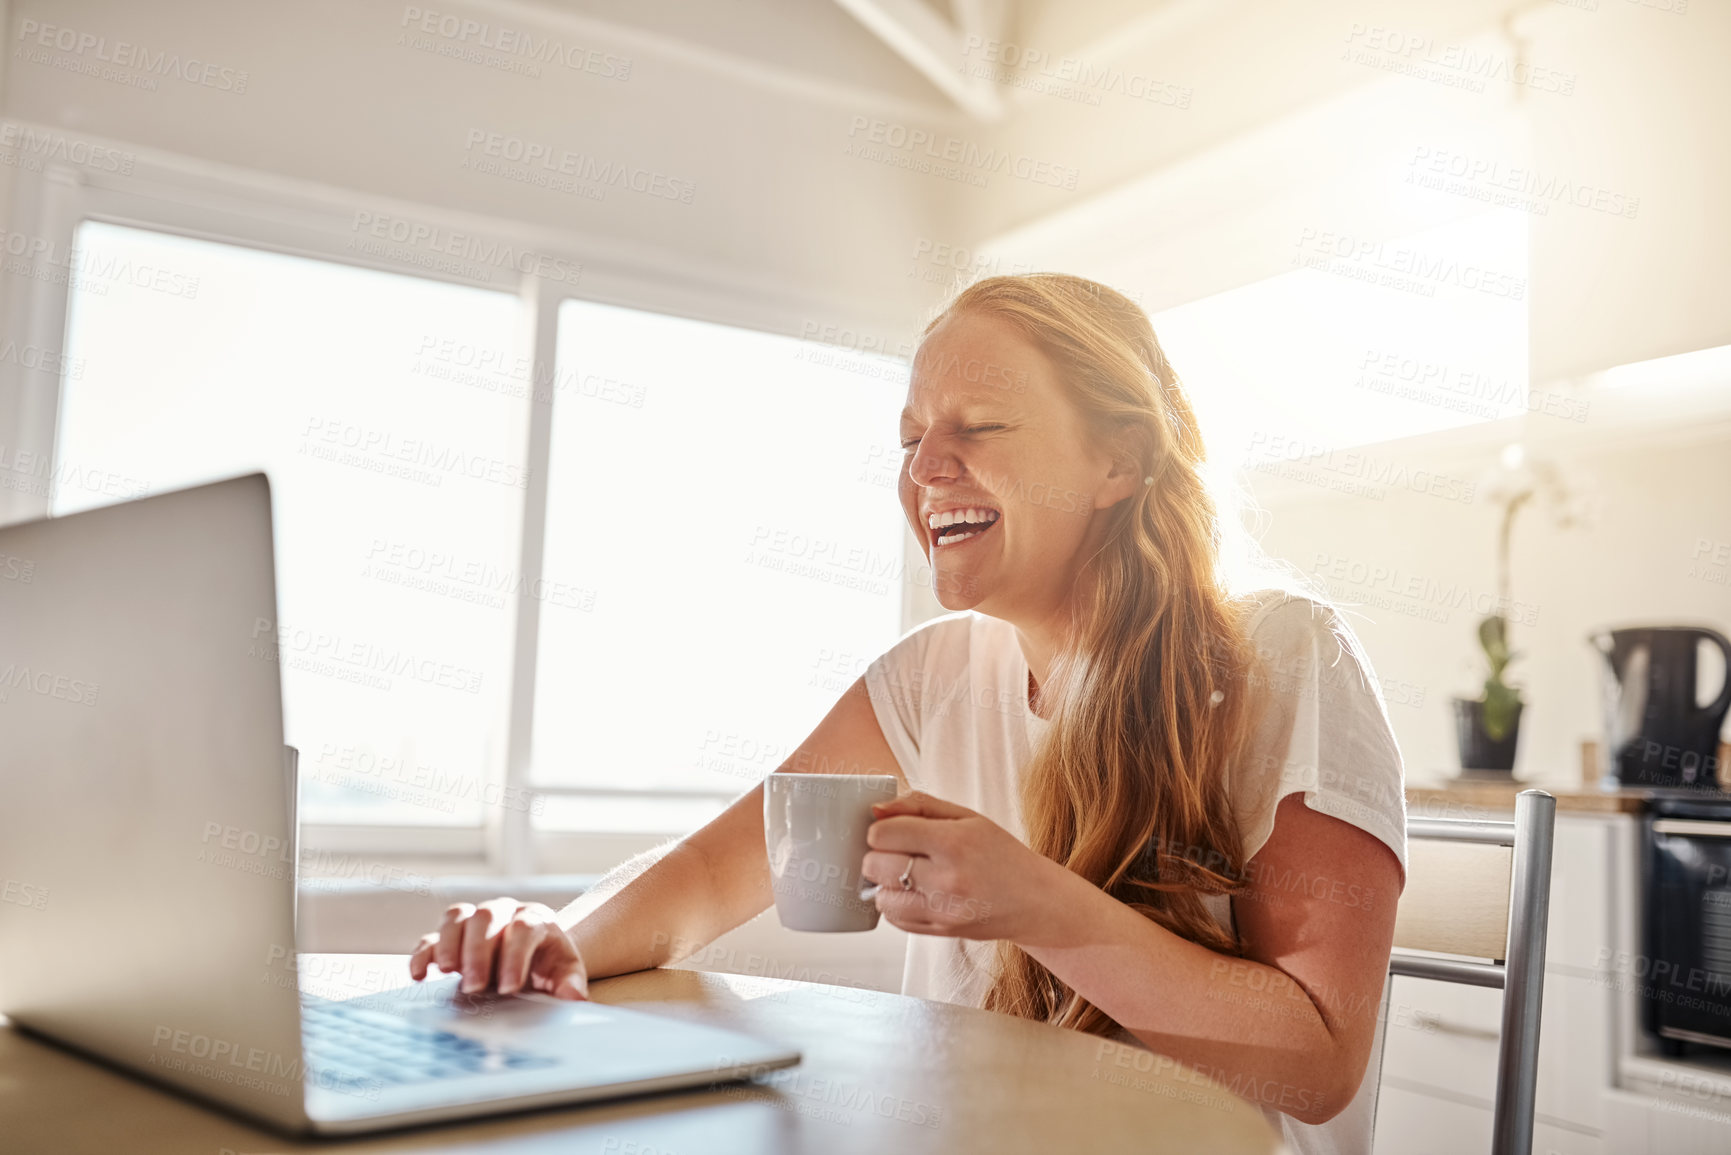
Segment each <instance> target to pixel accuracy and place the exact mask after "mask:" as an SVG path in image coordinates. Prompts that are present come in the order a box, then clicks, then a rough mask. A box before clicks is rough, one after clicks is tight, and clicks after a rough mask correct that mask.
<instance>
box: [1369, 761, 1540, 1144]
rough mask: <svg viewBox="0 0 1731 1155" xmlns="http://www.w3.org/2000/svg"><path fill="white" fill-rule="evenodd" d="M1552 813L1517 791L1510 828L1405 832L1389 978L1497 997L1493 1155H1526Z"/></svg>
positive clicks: (1436, 827) (1426, 826) (1454, 826)
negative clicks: (1488, 991)
mask: <svg viewBox="0 0 1731 1155" xmlns="http://www.w3.org/2000/svg"><path fill="white" fill-rule="evenodd" d="M1556 813H1557V800H1556V799H1555V798H1554V797H1552V796H1551V795H1550V794H1547V793H1546V792H1545V791H1543V790H1523V791H1521V793H1520V794H1518V795H1516V797H1515V820H1514V821H1513V822H1472V821H1464V820H1453V819H1430V818H1413V819H1409V820H1408V821H1407V825H1406V833H1407V878H1406V887H1405V889H1404V890H1402V892H1401V896H1400V903H1399V905H1398V906H1397V907H1396V909H1395V929H1394V945H1395V949H1394V951H1393V953H1392V954H1391V956H1390V958H1389V968H1388V969H1389V973H1390V974H1391V975H1404V976H1407V977H1410V978H1425V979H1436V980H1440V981H1442V982H1456V983H1471V984H1473V985H1475V986H1483V987H1496V988H1499V989H1501V990H1502V992H1503V1015H1502V1033H1501V1036H1500V1038H1499V1043H1498V1056H1497V1098H1496V1108H1495V1112H1494V1118H1493V1122H1492V1132H1491V1152H1492V1155H1528V1153H1529V1152H1530V1151H1531V1149H1532V1142H1533V1110H1534V1099H1535V1096H1536V1093H1537V1086H1538V1071H1539V1015H1540V1011H1541V1009H1542V1006H1543V1001H1544V993H1545V933H1546V929H1547V927H1548V924H1549V922H1550V898H1551V846H1552V840H1553V835H1554V832H1555V828H1556ZM1412 951H1426V952H1435V953H1432V954H1413V953H1410V952H1412ZM1437 954H1444V955H1454V956H1468V957H1455V958H1440V957H1436V955H1437ZM1482 960H1492V961H1482ZM1390 985H1392V984H1385V990H1384V995H1383V998H1384V1004H1385V1005H1384V1011H1385V1014H1386V1010H1387V1006H1386V1004H1387V1000H1388V990H1387V987H1388V986H1390ZM1385 1021H1386V1018H1385ZM1377 1058H1378V1079H1379V1080H1380V1078H1381V1055H1380V1053H1379V1054H1378V1057H1377Z"/></svg>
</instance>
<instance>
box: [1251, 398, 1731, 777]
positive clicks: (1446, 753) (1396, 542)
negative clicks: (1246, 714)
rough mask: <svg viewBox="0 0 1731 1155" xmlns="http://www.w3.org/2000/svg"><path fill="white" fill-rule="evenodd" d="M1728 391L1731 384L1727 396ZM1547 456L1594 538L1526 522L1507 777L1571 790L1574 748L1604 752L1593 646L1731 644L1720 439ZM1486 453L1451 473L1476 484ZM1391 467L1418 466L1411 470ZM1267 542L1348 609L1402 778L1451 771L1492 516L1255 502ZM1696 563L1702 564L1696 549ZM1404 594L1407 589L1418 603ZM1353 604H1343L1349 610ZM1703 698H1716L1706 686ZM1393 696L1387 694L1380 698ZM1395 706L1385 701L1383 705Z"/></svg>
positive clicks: (1514, 581)
mask: <svg viewBox="0 0 1731 1155" xmlns="http://www.w3.org/2000/svg"><path fill="white" fill-rule="evenodd" d="M1724 387H1725V388H1727V389H1731V380H1728V381H1727V382H1725V385H1724ZM1632 441H1633V443H1632V444H1619V443H1618V442H1617V441H1616V440H1615V439H1601V440H1596V441H1594V442H1593V443H1590V444H1588V445H1585V446H1580V447H1572V446H1569V445H1564V446H1562V447H1561V448H1557V449H1554V450H1551V451H1549V452H1550V453H1551V455H1552V456H1553V457H1555V458H1556V459H1557V460H1558V461H1559V463H1560V464H1561V465H1562V466H1563V467H1564V469H1565V470H1566V471H1567V474H1568V475H1569V476H1570V477H1572V478H1573V479H1574V481H1575V483H1576V484H1577V485H1578V486H1579V487H1580V488H1581V489H1582V490H1583V491H1584V492H1588V493H1590V494H1591V495H1592V497H1591V499H1590V500H1589V501H1588V502H1587V503H1586V504H1587V505H1588V506H1589V507H1590V508H1591V509H1592V511H1593V521H1594V524H1593V525H1592V526H1591V527H1590V528H1585V527H1583V528H1575V529H1559V528H1557V527H1556V526H1555V524H1554V523H1552V522H1551V521H1550V520H1549V519H1548V518H1547V516H1546V514H1545V512H1544V511H1543V510H1540V509H1536V508H1528V509H1525V510H1523V511H1522V512H1521V514H1520V515H1519V517H1518V520H1517V522H1516V527H1515V533H1514V538H1513V548H1512V550H1511V560H1510V570H1511V589H1510V596H1511V598H1512V599H1513V600H1514V602H1516V603H1518V604H1517V610H1516V612H1517V614H1519V615H1520V616H1521V617H1523V618H1525V619H1526V621H1525V622H1524V623H1522V622H1517V623H1516V624H1514V625H1512V626H1511V642H1512V645H1513V646H1514V648H1515V649H1516V650H1518V651H1521V652H1522V653H1523V654H1524V655H1525V656H1524V657H1522V658H1520V659H1518V660H1517V661H1516V662H1515V663H1514V664H1512V665H1511V666H1510V668H1509V671H1508V677H1509V680H1510V681H1511V682H1512V683H1514V684H1516V685H1519V686H1521V687H1522V688H1523V690H1524V696H1525V698H1526V700H1527V703H1528V705H1527V707H1526V709H1525V711H1524V713H1523V717H1522V721H1521V737H1520V743H1519V747H1518V752H1517V757H1516V762H1515V775H1516V776H1517V777H1518V778H1522V779H1529V780H1531V781H1533V782H1536V783H1540V784H1547V783H1548V784H1551V785H1555V786H1578V785H1579V784H1580V782H1581V758H1580V743H1581V742H1582V741H1583V740H1586V739H1591V740H1594V741H1598V740H1600V735H1601V734H1602V732H1603V727H1602V723H1601V717H1600V696H1599V695H1600V666H1601V664H1602V659H1600V658H1599V656H1598V655H1597V653H1595V652H1594V651H1593V650H1591V649H1589V647H1588V645H1587V642H1586V638H1587V635H1588V634H1589V633H1590V632H1593V631H1596V630H1600V629H1604V628H1606V627H1616V626H1623V625H1637V624H1645V625H1681V624H1687V625H1708V626H1712V627H1713V628H1715V629H1718V630H1719V631H1720V632H1721V633H1724V634H1727V635H1731V585H1728V584H1727V581H1728V580H1731V576H1728V575H1731V567H1727V566H1726V565H1725V564H1724V561H1723V559H1724V558H1725V557H1726V556H1727V553H1726V552H1721V554H1720V557H1721V559H1722V560H1721V562H1720V563H1719V564H1717V565H1714V564H1712V558H1711V551H1713V550H1715V549H1719V550H1725V551H1731V547H1727V546H1725V544H1724V543H1726V542H1727V541H1731V425H1727V424H1726V423H1725V422H1724V421H1723V420H1722V419H1721V420H1719V421H1715V422H1711V423H1705V424H1703V425H1701V426H1699V427H1697V428H1692V429H1677V428H1673V429H1671V430H1668V431H1663V430H1655V431H1649V432H1648V433H1646V434H1645V435H1643V436H1641V437H1640V438H1638V439H1632ZM1494 448H1495V447H1494V445H1489V446H1487V447H1486V451H1485V452H1484V453H1482V454H1480V455H1479V456H1478V459H1477V464H1476V465H1475V464H1474V463H1473V458H1471V457H1461V458H1457V459H1455V460H1454V461H1453V462H1451V463H1450V464H1449V465H1448V466H1447V468H1448V469H1450V470H1451V471H1453V472H1454V473H1456V474H1457V475H1459V476H1464V477H1468V478H1476V477H1479V476H1482V474H1480V473H1479V472H1477V470H1478V469H1481V468H1483V467H1485V466H1488V465H1489V463H1490V456H1491V452H1492V451H1493V450H1494ZM1401 460H1403V461H1405V462H1408V463H1413V464H1414V467H1415V468H1416V467H1417V466H1418V465H1422V464H1425V463H1426V462H1425V460H1424V459H1423V458H1420V457H1412V458H1402V459H1401ZM1268 509H1269V512H1270V514H1271V517H1270V518H1269V525H1268V529H1267V532H1266V534H1265V536H1264V537H1263V545H1264V547H1265V548H1266V549H1267V550H1268V552H1269V553H1270V554H1272V555H1274V556H1276V557H1280V558H1283V559H1285V560H1287V561H1289V562H1291V563H1292V564H1293V565H1294V566H1296V567H1297V568H1298V569H1300V570H1302V571H1303V572H1305V573H1306V574H1308V575H1310V576H1312V577H1315V578H1317V579H1321V580H1324V581H1325V583H1326V588H1327V589H1328V591H1329V593H1330V594H1331V595H1333V596H1334V597H1335V598H1336V599H1337V600H1338V601H1339V602H1340V603H1341V604H1342V605H1343V606H1345V607H1346V608H1347V611H1348V615H1349V621H1350V622H1351V623H1352V625H1353V627H1354V629H1355V630H1356V631H1357V632H1358V634H1359V636H1360V637H1361V638H1362V639H1363V640H1364V642H1365V647H1366V650H1367V651H1368V653H1369V654H1370V657H1371V661H1372V663H1373V665H1374V666H1375V667H1376V673H1377V675H1378V677H1379V678H1381V679H1383V681H1384V690H1385V699H1386V700H1387V702H1388V712H1389V719H1390V721H1391V723H1392V724H1393V726H1394V730H1395V735H1396V737H1397V739H1398V740H1399V743H1400V748H1401V752H1402V754H1403V755H1404V757H1405V759H1406V767H1407V775H1408V780H1409V781H1411V782H1417V783H1436V782H1440V781H1441V780H1442V779H1445V778H1449V777H1452V776H1454V775H1455V774H1456V773H1457V772H1458V768H1459V765H1460V763H1459V760H1458V757H1457V753H1456V747H1455V738H1454V732H1453V729H1452V725H1453V723H1452V713H1451V710H1452V707H1451V705H1450V703H1449V699H1450V698H1451V697H1453V696H1455V695H1457V694H1459V695H1461V696H1469V697H1470V696H1477V692H1478V689H1479V688H1480V687H1481V686H1482V684H1483V679H1484V661H1483V656H1482V653H1481V652H1480V650H1479V648H1478V643H1477V637H1476V629H1477V624H1478V620H1479V617H1480V616H1481V614H1480V613H1479V612H1476V611H1475V610H1474V609H1473V608H1472V606H1471V605H1463V606H1453V605H1452V603H1453V601H1454V600H1455V597H1456V596H1457V594H1456V592H1457V591H1461V590H1465V591H1470V593H1471V596H1472V598H1473V599H1474V600H1475V601H1476V600H1477V599H1479V598H1489V597H1494V596H1495V593H1496V576H1495V575H1496V555H1495V550H1496V533H1497V527H1498V517H1499V513H1498V510H1497V509H1496V507H1494V506H1492V505H1489V504H1487V503H1486V502H1484V501H1482V500H1481V501H1475V502H1472V503H1466V502H1459V501H1450V500H1445V499H1443V498H1440V497H1436V496H1431V495H1428V494H1423V493H1417V492H1414V491H1412V490H1410V489H1406V490H1403V489H1401V488H1399V487H1397V486H1391V487H1387V489H1386V493H1385V495H1384V496H1383V497H1382V498H1381V499H1380V500H1373V499H1370V498H1366V497H1353V496H1342V495H1336V494H1322V493H1320V492H1319V493H1318V495H1317V496H1313V497H1306V498H1293V497H1283V498H1281V499H1280V500H1278V501H1272V502H1269V503H1268ZM1704 541H1705V542H1707V543H1709V544H1708V546H1707V553H1708V556H1705V557H1698V556H1697V554H1699V553H1701V552H1702V542H1704ZM1414 591H1417V592H1414ZM1354 603H1356V606H1355V605H1354ZM1703 678H1704V684H1703V686H1702V687H1701V689H1702V693H1703V696H1705V697H1708V698H1710V697H1711V696H1712V695H1713V694H1714V693H1715V692H1716V691H1717V689H1718V685H1719V683H1718V682H1717V680H1707V679H1712V678H1713V675H1712V674H1711V673H1707V674H1704V675H1703ZM1390 683H1394V685H1392V687H1391V685H1390ZM1391 691H1392V692H1391Z"/></svg>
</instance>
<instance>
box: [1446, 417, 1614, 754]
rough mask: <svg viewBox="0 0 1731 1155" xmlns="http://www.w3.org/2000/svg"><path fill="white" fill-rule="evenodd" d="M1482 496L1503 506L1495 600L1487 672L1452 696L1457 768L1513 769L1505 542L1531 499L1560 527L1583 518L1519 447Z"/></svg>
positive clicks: (1550, 474)
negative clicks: (1475, 692)
mask: <svg viewBox="0 0 1731 1155" xmlns="http://www.w3.org/2000/svg"><path fill="white" fill-rule="evenodd" d="M1485 492H1486V496H1487V497H1488V498H1489V499H1490V500H1491V501H1493V502H1495V503H1497V504H1498V505H1500V506H1502V524H1501V526H1500V530H1499V532H1498V534H1497V600H1496V605H1495V606H1494V607H1493V608H1492V611H1491V613H1490V614H1489V615H1487V616H1486V617H1484V618H1483V619H1481V620H1480V621H1479V625H1478V641H1479V649H1481V650H1482V651H1484V656H1485V664H1486V666H1487V668H1488V673H1487V675H1486V677H1485V680H1484V688H1483V690H1481V691H1480V693H1479V696H1478V697H1476V698H1456V699H1455V700H1454V709H1455V741H1456V744H1457V745H1458V746H1459V748H1460V758H1461V769H1462V770H1468V771H1470V770H1491V771H1497V772H1501V773H1509V772H1511V771H1513V770H1514V768H1515V747H1516V744H1517V743H1518V741H1519V740H1520V730H1521V710H1522V708H1523V707H1524V706H1525V705H1526V700H1525V699H1524V698H1523V697H1522V696H1521V690H1520V687H1518V686H1512V685H1510V684H1509V682H1508V680H1507V679H1506V678H1505V676H1504V675H1505V673H1506V671H1507V670H1508V668H1509V663H1510V662H1512V661H1514V660H1515V659H1516V658H1518V657H1520V654H1519V652H1518V651H1515V650H1513V649H1511V648H1510V647H1509V617H1508V615H1509V612H1510V611H1511V610H1512V609H1514V602H1512V601H1511V600H1510V598H1509V542H1510V539H1511V538H1512V537H1513V535H1514V527H1515V516H1516V515H1517V514H1518V513H1520V511H1521V509H1522V508H1523V507H1524V506H1526V505H1527V504H1528V503H1529V502H1531V501H1533V500H1534V499H1535V498H1536V499H1538V500H1540V501H1541V502H1542V504H1544V505H1545V506H1546V507H1547V508H1548V509H1549V510H1550V512H1551V515H1552V519H1553V521H1554V522H1555V524H1556V525H1557V527H1558V528H1559V529H1566V528H1568V527H1570V526H1573V525H1577V524H1580V523H1582V522H1584V521H1585V520H1586V518H1585V513H1584V510H1583V509H1582V508H1581V507H1580V505H1579V504H1578V502H1577V500H1576V495H1575V494H1574V493H1572V492H1571V490H1570V487H1569V486H1568V485H1566V484H1565V483H1564V481H1563V477H1562V474H1561V473H1560V472H1559V471H1558V470H1557V468H1556V466H1555V465H1553V464H1551V463H1550V462H1548V461H1529V460H1528V459H1527V455H1526V452H1525V450H1524V449H1523V447H1522V446H1521V445H1519V444H1515V445H1510V446H1508V447H1507V448H1506V449H1504V450H1503V455H1502V468H1501V469H1499V470H1497V471H1496V473H1495V474H1494V475H1493V476H1492V478H1491V480H1490V483H1489V484H1488V485H1487V486H1486V491H1485Z"/></svg>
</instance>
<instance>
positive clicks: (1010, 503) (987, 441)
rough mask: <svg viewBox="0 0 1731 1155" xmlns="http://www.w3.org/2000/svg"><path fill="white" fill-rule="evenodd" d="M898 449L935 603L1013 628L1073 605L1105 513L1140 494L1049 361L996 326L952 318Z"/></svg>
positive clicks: (933, 342) (927, 352)
mask: <svg viewBox="0 0 1731 1155" xmlns="http://www.w3.org/2000/svg"><path fill="white" fill-rule="evenodd" d="M901 444H902V449H903V454H902V456H903V463H902V472H901V478H900V480H899V483H898V492H899V495H900V497H901V503H902V510H903V512H904V513H906V515H907V518H908V523H909V524H910V525H911V526H913V529H914V534H915V536H917V537H918V538H919V539H920V541H921V543H922V547H923V549H924V550H925V554H926V557H927V559H928V560H929V561H930V563H931V566H932V589H933V591H934V592H935V594H936V595H937V599H938V601H939V603H940V604H941V605H943V606H944V608H945V609H948V610H961V609H977V610H979V611H980V612H981V613H984V614H989V615H991V616H993V617H997V618H1003V619H1006V620H1010V621H1038V620H1043V619H1045V618H1047V617H1049V616H1050V615H1051V614H1053V613H1054V612H1055V611H1056V610H1058V609H1059V608H1060V607H1061V606H1063V605H1064V604H1065V603H1066V602H1067V601H1068V599H1069V596H1070V591H1071V589H1072V587H1073V585H1074V582H1075V577H1076V573H1077V570H1078V569H1079V568H1080V566H1081V563H1082V562H1083V561H1084V560H1085V559H1086V558H1087V557H1088V556H1089V555H1090V554H1091V553H1092V552H1093V551H1094V550H1095V549H1096V548H1097V547H1098V545H1099V543H1100V537H1101V534H1102V532H1103V526H1104V515H1105V511H1106V510H1107V509H1109V508H1110V507H1111V506H1112V505H1114V504H1116V503H1117V502H1118V501H1121V500H1122V499H1123V498H1124V497H1126V496H1128V495H1129V494H1130V493H1132V492H1134V488H1133V486H1134V485H1140V484H1141V478H1140V477H1135V478H1134V479H1133V481H1132V479H1131V478H1130V473H1132V472H1135V473H1139V472H1140V470H1139V469H1136V468H1135V467H1134V466H1133V465H1130V464H1129V463H1127V462H1124V463H1120V464H1119V465H1118V466H1117V467H1116V468H1115V467H1114V465H1113V462H1112V459H1111V457H1110V456H1109V455H1108V454H1106V453H1104V452H1102V451H1101V450H1099V449H1097V448H1096V447H1094V446H1093V445H1091V444H1090V442H1089V439H1088V437H1087V431H1086V426H1085V424H1084V421H1083V418H1082V416H1081V414H1079V413H1078V412H1077V411H1076V409H1075V408H1074V406H1073V405H1072V404H1071V402H1070V400H1069V398H1068V396H1067V395H1066V393H1065V390H1064V386H1063V385H1062V383H1061V382H1060V381H1059V380H1058V375H1057V370H1056V368H1055V367H1054V366H1053V364H1052V362H1051V361H1050V360H1049V359H1048V358H1047V357H1046V355H1045V354H1044V353H1042V352H1041V351H1040V349H1039V348H1038V347H1037V346H1036V345H1034V344H1033V342H1031V341H1030V340H1029V339H1028V338H1027V337H1025V336H1024V335H1023V334H1022V333H1021V332H1020V331H1019V330H1018V329H1016V328H1015V327H1014V326H1012V325H1010V324H1009V323H1008V322H1006V321H1003V320H1001V319H999V318H997V317H994V316H992V315H990V314H984V313H975V314H961V315H951V316H950V317H948V318H946V319H945V320H944V321H943V322H941V323H940V324H939V325H938V327H937V328H935V329H933V330H932V332H931V334H930V335H929V336H928V337H927V338H926V339H925V342H924V343H923V344H922V345H921V346H920V349H919V352H918V353H917V354H916V355H915V357H914V364H913V375H912V378H911V379H910V381H909V383H908V403H907V408H906V409H904V410H903V411H902V418H901ZM934 515H936V516H937V519H938V521H939V522H940V524H939V525H938V526H937V527H933V525H932V524H931V523H932V520H933V518H934ZM956 519H960V522H959V524H949V525H945V524H943V523H945V522H954V521H956Z"/></svg>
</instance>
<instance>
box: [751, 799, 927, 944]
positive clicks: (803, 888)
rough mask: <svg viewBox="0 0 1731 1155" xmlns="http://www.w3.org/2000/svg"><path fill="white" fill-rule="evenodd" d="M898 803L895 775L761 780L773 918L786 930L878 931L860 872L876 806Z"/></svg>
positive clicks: (873, 907)
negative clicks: (773, 908) (875, 928)
mask: <svg viewBox="0 0 1731 1155" xmlns="http://www.w3.org/2000/svg"><path fill="white" fill-rule="evenodd" d="M895 796H896V778H895V775H893V774H785V773H781V772H780V771H777V772H776V773H773V774H770V775H769V776H767V777H766V778H764V780H763V830H764V837H765V840H766V841H767V842H768V844H769V873H770V876H771V878H772V879H773V881H774V885H775V913H776V915H777V916H778V917H779V918H780V919H781V925H782V926H785V927H786V928H787V929H789V930H814V931H859V930H871V929H872V928H874V927H876V926H877V924H878V908H877V904H876V903H874V902H872V901H871V900H870V899H862V898H860V896H859V892H860V889H861V887H862V886H864V885H866V883H865V880H864V879H863V878H862V877H861V875H860V865H861V863H862V861H863V860H864V859H865V856H866V852H867V851H868V850H870V849H871V848H870V847H869V846H867V845H866V828H867V827H869V826H870V825H871V824H872V803H874V802H888V801H890V800H891V799H893V798H895Z"/></svg>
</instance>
